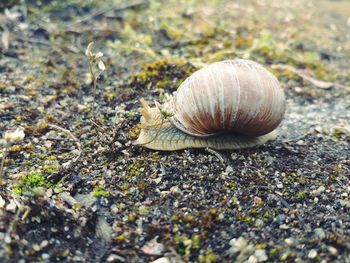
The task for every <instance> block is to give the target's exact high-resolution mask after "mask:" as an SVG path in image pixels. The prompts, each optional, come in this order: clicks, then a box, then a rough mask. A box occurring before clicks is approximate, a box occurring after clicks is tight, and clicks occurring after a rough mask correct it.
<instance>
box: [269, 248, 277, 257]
mask: <svg viewBox="0 0 350 263" xmlns="http://www.w3.org/2000/svg"><path fill="white" fill-rule="evenodd" d="M277 254H278V249H277V248H272V249H271V250H270V255H271V256H276V255H277Z"/></svg>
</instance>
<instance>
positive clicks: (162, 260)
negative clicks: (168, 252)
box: [151, 257, 170, 263]
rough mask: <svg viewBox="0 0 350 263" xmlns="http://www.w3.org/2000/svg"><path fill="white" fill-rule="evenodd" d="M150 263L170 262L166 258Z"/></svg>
mask: <svg viewBox="0 0 350 263" xmlns="http://www.w3.org/2000/svg"><path fill="white" fill-rule="evenodd" d="M151 263H170V260H169V259H168V258H166V257H162V258H158V259H156V260H154V261H152V262H151Z"/></svg>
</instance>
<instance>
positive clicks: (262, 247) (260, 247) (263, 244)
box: [255, 243, 267, 249]
mask: <svg viewBox="0 0 350 263" xmlns="http://www.w3.org/2000/svg"><path fill="white" fill-rule="evenodd" d="M255 248H256V249H265V248H267V244H266V243H261V244H257V245H256V246H255Z"/></svg>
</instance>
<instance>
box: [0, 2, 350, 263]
mask: <svg viewBox="0 0 350 263" xmlns="http://www.w3.org/2000/svg"><path fill="white" fill-rule="evenodd" d="M0 36H1V39H0V40H1V41H0V134H1V136H3V135H4V134H5V132H6V131H13V130H15V129H16V128H18V127H21V128H22V129H23V130H24V132H25V138H24V140H23V141H22V142H17V143H14V144H12V145H11V146H10V147H9V148H8V150H7V147H5V146H6V145H5V144H6V141H5V140H2V141H1V148H0V154H1V156H2V157H1V158H3V160H4V172H3V178H2V181H1V186H0V244H1V247H0V261H1V262H152V261H155V260H158V261H157V262H158V263H161V262H162V263H167V262H206V263H207V262H208V263H209V262H350V216H349V214H350V167H349V166H350V151H349V150H350V149H349V146H350V103H349V101H350V66H349V61H350V2H349V1H347V0H338V1H336V0H333V1H330V0H328V1H326V0H317V1H316V0H294V1H287V0H285V1H282V0H269V1H267V0H244V1H243V0H242V1H226V0H212V1H195V0H192V1H185V0H180V1H145V0H143V1H142V0H140V1H120V0H109V1H102V0H95V1H92V0H89V1H82V0H68V1H59V0H41V1H31V0H29V1H15V0H14V1H5V2H3V3H1V4H0ZM92 41H93V42H94V46H93V49H92V50H91V51H92V52H93V53H95V54H97V53H98V52H102V53H103V56H102V57H101V58H97V59H96V60H97V61H99V60H102V61H103V63H104V65H105V70H103V67H101V65H100V67H97V66H96V63H95V64H94V65H93V67H92V69H93V71H94V73H96V74H98V73H100V72H101V74H100V75H99V77H98V79H97V87H96V96H95V99H94V88H93V80H92V78H91V76H90V73H89V59H88V57H87V56H86V54H85V50H86V48H87V46H88V44H89V43H90V42H92ZM237 57H239V58H246V59H252V60H255V61H257V62H259V63H261V64H263V65H264V66H265V67H266V68H267V69H268V70H270V71H271V72H273V73H274V74H275V75H276V76H277V77H278V79H279V81H280V83H281V85H282V87H283V89H284V90H285V94H286V97H287V112H286V115H285V118H284V121H283V122H282V124H281V126H280V127H279V128H278V134H279V136H278V138H277V139H276V140H275V141H272V142H269V143H267V144H264V145H262V146H260V147H255V148H251V149H244V150H237V151H212V150H210V149H209V150H206V149H187V150H181V151H176V152H160V151H152V150H148V149H146V148H144V147H140V146H135V145H133V141H134V140H135V139H136V138H137V136H138V133H139V125H138V123H139V121H140V114H139V113H138V108H139V107H140V103H139V99H140V98H145V99H146V100H147V101H149V102H151V103H152V102H153V101H154V100H156V101H159V102H163V101H164V99H165V98H166V97H167V95H169V94H171V93H172V92H173V91H174V90H176V89H177V87H178V86H179V84H180V83H181V82H182V81H183V80H184V79H185V78H186V77H188V76H189V75H190V74H191V73H193V72H194V71H195V70H196V69H199V68H201V67H203V66H205V65H207V64H210V63H212V62H215V61H220V60H224V59H234V58H237ZM94 101H95V102H96V107H95V108H94V107H93V105H94ZM94 115H95V118H94Z"/></svg>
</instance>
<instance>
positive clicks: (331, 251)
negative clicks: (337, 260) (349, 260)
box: [328, 246, 338, 257]
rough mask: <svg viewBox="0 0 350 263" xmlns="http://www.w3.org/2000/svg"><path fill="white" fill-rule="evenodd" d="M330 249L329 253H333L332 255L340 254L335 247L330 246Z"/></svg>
mask: <svg viewBox="0 0 350 263" xmlns="http://www.w3.org/2000/svg"><path fill="white" fill-rule="evenodd" d="M328 251H329V253H331V255H332V256H335V257H337V256H338V250H337V249H336V248H335V247H332V246H329V247H328Z"/></svg>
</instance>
